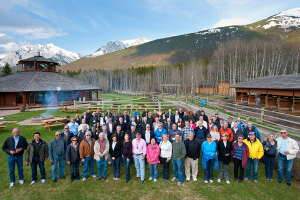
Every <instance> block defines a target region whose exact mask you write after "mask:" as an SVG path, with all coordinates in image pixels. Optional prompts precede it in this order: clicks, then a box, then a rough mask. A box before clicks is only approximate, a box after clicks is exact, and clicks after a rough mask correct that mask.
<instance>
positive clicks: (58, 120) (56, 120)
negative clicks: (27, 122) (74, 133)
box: [42, 117, 67, 131]
mask: <svg viewBox="0 0 300 200" xmlns="http://www.w3.org/2000/svg"><path fill="white" fill-rule="evenodd" d="M66 121H67V118H64V117H61V118H54V119H47V120H43V121H42V123H43V124H44V127H45V129H46V128H48V129H49V131H51V129H50V127H52V126H64V125H65V123H66ZM54 123H55V124H54Z"/></svg>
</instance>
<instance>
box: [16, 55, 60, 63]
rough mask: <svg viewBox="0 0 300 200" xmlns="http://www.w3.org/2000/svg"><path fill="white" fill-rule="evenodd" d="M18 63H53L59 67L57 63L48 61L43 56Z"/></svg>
mask: <svg viewBox="0 0 300 200" xmlns="http://www.w3.org/2000/svg"><path fill="white" fill-rule="evenodd" d="M20 62H46V63H53V64H55V65H59V63H57V62H55V61H53V60H49V59H47V58H44V57H43V56H34V57H31V58H27V59H23V60H20V61H19V63H20Z"/></svg>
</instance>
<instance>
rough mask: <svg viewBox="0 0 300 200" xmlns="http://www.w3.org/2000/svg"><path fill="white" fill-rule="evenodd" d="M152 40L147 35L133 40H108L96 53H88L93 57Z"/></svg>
mask: <svg viewBox="0 0 300 200" xmlns="http://www.w3.org/2000/svg"><path fill="white" fill-rule="evenodd" d="M150 41H151V40H150V39H149V38H147V37H142V38H138V39H133V40H124V41H115V42H108V43H107V44H105V45H104V46H102V47H101V48H99V49H98V50H96V51H95V52H94V53H91V54H90V55H88V57H90V58H93V57H96V56H101V55H103V54H106V53H111V52H115V51H119V50H122V49H126V48H128V47H131V46H136V45H139V44H144V43H146V42H150Z"/></svg>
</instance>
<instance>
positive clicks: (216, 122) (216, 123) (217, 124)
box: [213, 120, 221, 130]
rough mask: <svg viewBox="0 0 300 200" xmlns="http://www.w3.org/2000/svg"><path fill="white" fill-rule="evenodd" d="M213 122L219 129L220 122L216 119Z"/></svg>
mask: <svg viewBox="0 0 300 200" xmlns="http://www.w3.org/2000/svg"><path fill="white" fill-rule="evenodd" d="M213 124H214V126H217V127H218V129H219V130H220V129H221V124H220V122H218V121H217V120H216V121H215V122H214V121H213Z"/></svg>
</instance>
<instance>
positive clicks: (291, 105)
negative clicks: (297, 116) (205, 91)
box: [230, 74, 300, 112]
mask: <svg viewBox="0 0 300 200" xmlns="http://www.w3.org/2000/svg"><path fill="white" fill-rule="evenodd" d="M230 88H235V92H236V97H235V98H236V102H242V103H243V102H248V104H253V105H254V104H256V101H255V100H256V97H260V98H261V101H260V106H261V107H266V108H269V109H274V110H287V111H292V112H300V74H290V75H279V76H267V77H260V78H256V79H253V80H251V81H249V82H245V83H240V84H237V85H234V86H230Z"/></svg>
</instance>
